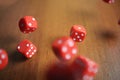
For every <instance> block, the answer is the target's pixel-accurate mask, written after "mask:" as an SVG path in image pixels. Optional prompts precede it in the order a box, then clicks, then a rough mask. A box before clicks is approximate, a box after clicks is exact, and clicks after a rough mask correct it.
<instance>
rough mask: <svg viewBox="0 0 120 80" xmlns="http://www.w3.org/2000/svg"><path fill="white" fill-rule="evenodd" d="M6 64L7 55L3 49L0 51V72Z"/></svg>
mask: <svg viewBox="0 0 120 80" xmlns="http://www.w3.org/2000/svg"><path fill="white" fill-rule="evenodd" d="M7 64H8V55H7V52H6V51H5V50H3V49H0V70H2V69H4V68H5V67H6V66H7Z"/></svg>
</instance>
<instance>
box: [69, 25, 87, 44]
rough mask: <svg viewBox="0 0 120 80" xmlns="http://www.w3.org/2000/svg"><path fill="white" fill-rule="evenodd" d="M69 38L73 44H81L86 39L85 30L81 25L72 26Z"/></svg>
mask: <svg viewBox="0 0 120 80" xmlns="http://www.w3.org/2000/svg"><path fill="white" fill-rule="evenodd" d="M70 36H71V38H72V39H73V40H74V41H75V42H81V41H83V40H84V39H85V37H86V29H85V28H84V27H83V26H81V25H73V26H72V28H71V31H70Z"/></svg>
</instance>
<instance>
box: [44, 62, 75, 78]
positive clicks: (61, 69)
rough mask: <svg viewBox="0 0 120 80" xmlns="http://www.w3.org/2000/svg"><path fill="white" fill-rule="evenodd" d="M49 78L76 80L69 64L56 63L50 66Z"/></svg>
mask: <svg viewBox="0 0 120 80" xmlns="http://www.w3.org/2000/svg"><path fill="white" fill-rule="evenodd" d="M46 78H47V80H75V79H74V76H73V75H72V72H71V70H70V68H69V66H68V64H64V63H55V64H52V65H51V66H50V67H48V70H47V72H46Z"/></svg>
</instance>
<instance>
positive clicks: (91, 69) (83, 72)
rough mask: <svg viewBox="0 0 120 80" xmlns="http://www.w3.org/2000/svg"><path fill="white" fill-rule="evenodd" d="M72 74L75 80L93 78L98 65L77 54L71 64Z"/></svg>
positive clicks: (90, 79)
mask: <svg viewBox="0 0 120 80" xmlns="http://www.w3.org/2000/svg"><path fill="white" fill-rule="evenodd" d="M71 69H72V71H73V74H74V76H75V77H76V79H77V80H93V77H94V76H95V74H96V73H97V71H98V65H97V64H96V63H95V62H93V61H91V60H89V59H87V58H85V57H82V56H79V57H78V58H76V59H75V61H74V62H73V63H72V65H71Z"/></svg>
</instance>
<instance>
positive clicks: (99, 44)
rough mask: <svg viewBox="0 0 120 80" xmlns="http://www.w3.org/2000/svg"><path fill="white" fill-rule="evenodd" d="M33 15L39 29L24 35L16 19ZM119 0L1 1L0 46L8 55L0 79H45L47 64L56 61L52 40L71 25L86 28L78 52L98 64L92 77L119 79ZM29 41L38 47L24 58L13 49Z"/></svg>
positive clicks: (109, 79) (63, 33) (65, 34)
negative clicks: (105, 0)
mask: <svg viewBox="0 0 120 80" xmlns="http://www.w3.org/2000/svg"><path fill="white" fill-rule="evenodd" d="M26 15H32V16H34V17H35V18H36V19H37V21H38V27H39V28H38V29H37V30H36V31H35V32H33V33H31V34H23V33H21V32H20V30H19V28H18V21H19V19H20V18H21V17H23V16H26ZM119 19H120V1H119V0H116V2H115V3H114V4H107V3H104V2H103V1H102V0H0V48H4V49H5V50H7V52H8V54H9V64H8V66H7V67H6V68H5V69H4V70H2V71H0V80H45V78H46V77H45V72H46V70H47V69H48V66H49V65H50V64H51V63H52V62H53V61H55V60H58V59H57V58H56V56H55V55H54V53H53V51H52V49H51V43H52V41H53V40H54V39H56V38H58V37H61V36H69V31H70V28H71V26H72V25H74V24H81V25H84V26H85V28H86V29H87V37H86V39H85V41H84V42H82V43H78V44H77V45H78V49H79V52H78V55H84V56H86V57H88V58H90V59H92V60H94V61H96V62H97V63H98V64H99V65H100V69H99V72H98V74H97V75H96V77H95V79H94V80H120V25H118V20H119ZM23 39H29V40H31V41H32V42H33V43H34V44H35V45H36V46H37V48H38V52H37V53H36V55H35V56H34V57H33V58H32V59H29V60H25V59H24V58H23V56H22V55H20V54H19V53H17V52H16V46H17V44H18V43H19V42H20V41H21V40H23Z"/></svg>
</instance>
